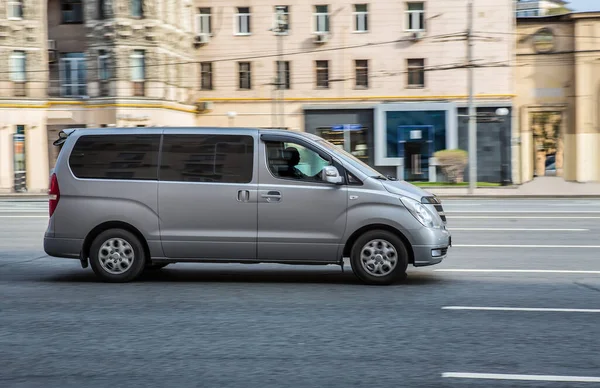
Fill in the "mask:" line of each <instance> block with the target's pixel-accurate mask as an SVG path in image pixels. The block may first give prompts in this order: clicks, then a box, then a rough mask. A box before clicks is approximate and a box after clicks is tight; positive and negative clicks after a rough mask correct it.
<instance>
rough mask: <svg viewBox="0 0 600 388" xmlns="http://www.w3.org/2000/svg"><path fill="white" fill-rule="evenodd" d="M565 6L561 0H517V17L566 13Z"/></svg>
mask: <svg viewBox="0 0 600 388" xmlns="http://www.w3.org/2000/svg"><path fill="white" fill-rule="evenodd" d="M567 4H568V2H566V1H563V0H517V17H520V18H521V17H533V16H548V15H551V14H560V13H568V12H569V10H568V9H567Z"/></svg>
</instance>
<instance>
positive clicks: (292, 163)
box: [282, 147, 308, 179]
mask: <svg viewBox="0 0 600 388" xmlns="http://www.w3.org/2000/svg"><path fill="white" fill-rule="evenodd" d="M285 153H286V154H287V155H289V157H288V158H287V170H284V171H282V172H283V174H282V175H284V176H286V177H288V178H296V179H308V176H307V175H304V173H303V172H302V171H300V170H298V169H297V168H296V166H297V165H298V163H300V152H298V150H297V149H296V148H294V147H288V148H286V149H285Z"/></svg>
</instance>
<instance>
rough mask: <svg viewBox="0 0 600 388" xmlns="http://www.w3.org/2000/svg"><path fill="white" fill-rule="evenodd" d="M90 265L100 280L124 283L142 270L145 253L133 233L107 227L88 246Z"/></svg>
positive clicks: (144, 264) (133, 278) (144, 263)
mask: <svg viewBox="0 0 600 388" xmlns="http://www.w3.org/2000/svg"><path fill="white" fill-rule="evenodd" d="M111 254H112V255H114V256H111ZM90 265H91V267H92V270H93V271H94V273H95V274H96V276H98V277H99V278H100V279H101V280H103V281H105V282H109V283H126V282H130V281H132V280H135V279H136V278H137V277H139V276H140V274H141V273H142V272H143V271H144V267H145V266H146V253H145V251H144V247H143V246H142V243H141V242H140V240H139V239H138V238H137V237H136V236H135V235H134V234H133V233H131V232H128V231H126V230H123V229H109V230H106V231H104V232H102V233H100V234H99V235H98V236H97V237H96V238H95V239H94V242H93V243H92V246H91V247H90Z"/></svg>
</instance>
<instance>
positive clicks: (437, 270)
mask: <svg viewBox="0 0 600 388" xmlns="http://www.w3.org/2000/svg"><path fill="white" fill-rule="evenodd" d="M433 271H434V272H467V273H469V272H474V273H562V274H589V275H600V271H583V270H566V269H565V270H563V269H459V268H447V269H445V268H444V269H434V270H433Z"/></svg>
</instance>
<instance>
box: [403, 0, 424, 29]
mask: <svg viewBox="0 0 600 388" xmlns="http://www.w3.org/2000/svg"><path fill="white" fill-rule="evenodd" d="M406 29H407V30H408V31H423V30H425V3H423V2H410V3H406Z"/></svg>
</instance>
